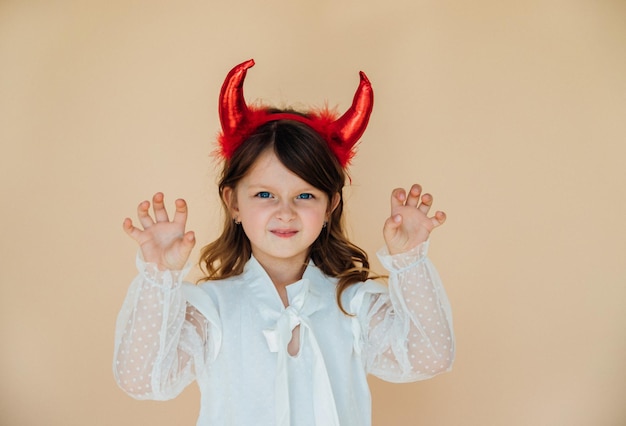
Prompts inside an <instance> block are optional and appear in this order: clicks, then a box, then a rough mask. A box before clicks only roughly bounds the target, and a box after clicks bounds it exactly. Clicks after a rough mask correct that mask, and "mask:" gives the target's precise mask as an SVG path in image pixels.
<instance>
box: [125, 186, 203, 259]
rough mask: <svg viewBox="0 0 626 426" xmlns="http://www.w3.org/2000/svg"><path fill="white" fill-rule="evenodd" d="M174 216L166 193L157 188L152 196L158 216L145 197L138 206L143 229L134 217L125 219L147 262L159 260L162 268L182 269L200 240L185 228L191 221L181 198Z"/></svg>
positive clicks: (127, 231) (131, 235)
mask: <svg viewBox="0 0 626 426" xmlns="http://www.w3.org/2000/svg"><path fill="white" fill-rule="evenodd" d="M175 205H176V211H175V213H174V219H173V220H172V221H170V219H169V217H168V214H167V210H166V209H165V205H164V204H163V194H162V193H160V192H157V193H156V194H154V196H153V197H152V206H153V211H154V219H153V218H152V217H151V216H150V213H149V209H150V201H143V202H141V203H140V204H139V206H138V207H137V216H138V217H139V223H141V226H142V227H143V230H141V229H139V228H136V227H135V226H133V222H132V220H131V219H130V218H126V219H124V223H123V225H122V226H123V228H124V231H125V232H126V233H127V234H128V235H130V237H131V238H132V239H134V240H135V241H136V242H137V244H139V247H140V249H141V253H142V254H143V258H144V260H145V261H146V262H150V263H156V264H157V266H158V268H159V269H161V270H166V269H169V270H180V269H182V268H183V267H184V266H185V263H187V259H188V258H189V255H190V253H191V250H192V249H193V246H194V245H195V243H196V239H195V235H194V233H193V232H192V231H188V232H185V224H186V223H187V203H186V202H185V200H182V199H178V200H176V202H175Z"/></svg>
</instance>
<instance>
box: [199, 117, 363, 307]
mask: <svg viewBox="0 0 626 426" xmlns="http://www.w3.org/2000/svg"><path fill="white" fill-rule="evenodd" d="M269 149H271V150H273V151H274V153H275V154H276V156H277V157H278V159H279V160H280V162H281V163H282V164H283V165H284V166H285V167H287V169H289V170H290V171H292V172H293V173H295V174H296V175H297V176H299V177H300V178H301V179H303V180H304V181H306V182H307V183H309V184H310V185H313V186H314V187H315V188H317V189H319V190H321V191H323V192H324V193H326V195H327V196H328V200H329V203H330V200H332V199H333V197H334V196H335V194H339V202H338V204H337V207H336V208H335V209H334V210H333V211H332V213H331V214H330V215H329V220H328V224H327V225H326V227H325V228H323V229H322V231H321V232H320V235H319V236H318V237H317V239H316V240H315V241H314V242H313V244H312V245H311V247H310V252H309V258H310V259H311V260H313V263H315V265H316V266H317V267H318V268H320V270H322V272H324V273H325V274H326V275H328V276H331V277H336V278H338V282H337V304H338V305H339V308H340V309H341V310H342V311H343V312H344V313H346V314H347V312H346V310H345V309H344V307H343V306H342V304H341V295H342V293H343V292H344V291H345V290H346V289H347V288H348V287H349V286H351V285H352V284H356V283H359V282H362V281H365V280H367V279H368V278H369V277H370V269H369V261H368V257H367V253H365V251H364V250H362V249H361V248H359V247H357V246H356V245H354V244H352V243H351V242H350V241H349V240H348V238H347V235H346V232H345V230H344V224H343V192H342V190H343V187H344V185H345V182H346V179H347V175H346V172H345V170H344V169H343V168H342V167H341V166H340V165H339V162H338V161H337V159H336V157H335V156H334V155H333V154H332V152H331V150H330V148H329V147H328V145H327V143H326V141H324V139H322V137H321V136H320V135H319V134H318V133H317V132H315V131H314V130H313V129H311V128H310V127H308V126H307V125H305V124H302V123H299V122H296V121H289V120H278V121H272V122H269V123H266V124H264V125H262V126H260V127H259V128H258V129H257V130H256V131H255V132H254V133H253V134H252V135H251V136H250V137H249V138H248V140H247V141H245V142H244V143H242V144H241V146H240V147H239V148H238V149H237V151H235V153H234V154H233V156H232V157H231V158H230V160H226V161H225V163H224V167H223V169H222V173H221V177H220V180H219V184H218V185H219V194H220V199H221V200H222V205H223V207H224V211H225V212H226V214H225V217H224V228H223V231H222V234H221V235H220V236H219V237H218V238H217V239H216V240H215V241H213V242H212V243H210V244H208V245H207V246H205V247H204V248H203V249H202V252H201V255H200V267H201V268H202V270H203V271H204V273H205V274H206V276H205V277H204V278H202V279H201V280H200V281H208V280H219V279H223V278H228V277H232V276H235V275H239V274H241V273H242V272H243V268H244V265H245V264H246V262H247V261H248V260H249V259H250V256H251V254H252V249H251V247H250V241H249V240H248V237H247V236H246V234H245V233H244V231H243V227H241V226H238V225H236V224H235V223H234V221H233V220H232V218H231V216H230V214H228V208H227V206H226V203H225V202H224V198H223V194H224V188H227V187H228V188H232V189H235V188H236V186H237V183H238V182H239V180H240V179H242V178H243V177H244V176H245V175H246V173H248V171H249V170H250V168H251V167H252V166H253V164H254V162H255V161H256V159H257V158H258V157H259V156H260V155H261V154H262V153H264V152H265V151H266V150H269Z"/></svg>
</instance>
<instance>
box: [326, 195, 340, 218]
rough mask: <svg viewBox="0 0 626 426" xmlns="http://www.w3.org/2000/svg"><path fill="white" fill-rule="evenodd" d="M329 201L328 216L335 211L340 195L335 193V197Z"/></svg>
mask: <svg viewBox="0 0 626 426" xmlns="http://www.w3.org/2000/svg"><path fill="white" fill-rule="evenodd" d="M329 201H330V202H329V203H328V214H329V215H330V214H332V212H334V211H335V209H336V208H337V206H338V205H339V201H341V194H339V193H338V192H335V195H333V198H332V199H331V200H329Z"/></svg>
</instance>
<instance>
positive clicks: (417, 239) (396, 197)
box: [383, 184, 446, 254]
mask: <svg viewBox="0 0 626 426" xmlns="http://www.w3.org/2000/svg"><path fill="white" fill-rule="evenodd" d="M432 204H433V197H432V195H430V194H423V195H422V187H421V186H420V185H418V184H414V185H413V186H411V189H410V191H409V193H408V194H407V193H406V191H405V190H404V189H402V188H396V189H394V190H393V191H392V193H391V216H389V218H388V219H387V220H386V221H385V225H384V227H383V236H384V238H385V243H386V244H387V249H388V250H389V253H390V254H398V253H404V252H407V251H409V250H411V249H412V248H414V247H416V246H418V245H419V244H421V243H423V242H424V241H426V240H427V239H428V237H429V235H430V232H431V231H432V230H433V229H435V228H436V227H438V226H440V225H442V224H443V223H444V222H445V221H446V214H445V213H444V212H442V211H437V212H436V213H435V214H434V215H433V216H431V217H429V216H428V212H429V211H430V207H431V206H432Z"/></svg>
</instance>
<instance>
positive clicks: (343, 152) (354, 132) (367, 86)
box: [330, 71, 374, 166]
mask: <svg viewBox="0 0 626 426" xmlns="http://www.w3.org/2000/svg"><path fill="white" fill-rule="evenodd" d="M359 74H360V76H361V82H360V83H359V87H358V88H357V90H356V93H355V94H354V99H353V100H352V106H351V107H350V109H348V111H346V112H345V114H343V115H342V116H341V117H339V118H338V119H337V120H336V121H335V122H333V123H332V124H331V125H330V131H331V132H330V133H331V135H332V136H333V143H335V144H337V145H338V146H335V147H331V148H333V151H335V154H337V157H338V158H339V161H340V162H341V163H342V166H345V165H346V164H347V163H348V162H349V161H350V158H352V156H353V155H354V153H353V152H352V148H353V147H354V145H355V144H356V143H357V141H358V140H359V138H360V137H361V136H362V135H363V132H365V128H366V127H367V123H368V121H369V119H370V115H371V113H372V108H373V107H374V91H373V90H372V85H371V83H370V81H369V80H368V78H367V76H366V75H365V73H364V72H363V71H361V72H360V73H359Z"/></svg>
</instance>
